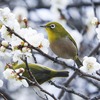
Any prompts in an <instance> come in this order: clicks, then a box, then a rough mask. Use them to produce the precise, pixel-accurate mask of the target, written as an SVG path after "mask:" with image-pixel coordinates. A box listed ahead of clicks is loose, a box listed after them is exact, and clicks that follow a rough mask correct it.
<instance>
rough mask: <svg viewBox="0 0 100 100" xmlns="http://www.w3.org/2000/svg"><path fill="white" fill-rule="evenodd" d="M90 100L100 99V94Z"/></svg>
mask: <svg viewBox="0 0 100 100" xmlns="http://www.w3.org/2000/svg"><path fill="white" fill-rule="evenodd" d="M90 100H100V95H98V96H96V97H93V98H91V99H90Z"/></svg>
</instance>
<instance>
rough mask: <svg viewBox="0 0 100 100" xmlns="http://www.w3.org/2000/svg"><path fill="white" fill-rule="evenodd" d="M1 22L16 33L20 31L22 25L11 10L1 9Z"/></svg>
mask: <svg viewBox="0 0 100 100" xmlns="http://www.w3.org/2000/svg"><path fill="white" fill-rule="evenodd" d="M0 22H1V23H2V24H4V25H6V26H8V27H10V28H11V29H13V30H14V31H15V32H16V33H17V32H18V31H19V29H20V25H19V23H18V21H17V20H16V18H15V15H14V14H13V13H11V11H10V9H9V8H7V7H6V8H4V9H0Z"/></svg>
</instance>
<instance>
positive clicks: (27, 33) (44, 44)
mask: <svg viewBox="0 0 100 100" xmlns="http://www.w3.org/2000/svg"><path fill="white" fill-rule="evenodd" d="M6 26H7V27H9V28H10V29H11V30H13V31H14V32H15V33H16V34H18V35H19V36H20V37H22V38H23V39H25V40H26V41H27V42H25V41H23V40H21V39H20V38H18V37H17V36H15V35H14V34H13V33H11V32H8V30H7V28H6ZM0 33H1V37H2V39H3V41H2V42H1V43H0V44H1V45H0V52H3V53H4V52H8V49H10V50H12V51H11V52H10V51H9V54H10V55H11V56H12V58H13V61H19V58H20V57H22V56H23V55H26V56H27V57H29V58H31V57H32V54H31V47H30V46H29V45H28V44H30V45H32V46H34V47H36V48H39V49H41V50H42V51H43V52H45V53H48V47H49V42H48V40H47V39H45V38H44V34H42V33H38V32H37V31H36V30H35V29H32V28H31V27H22V26H20V23H19V22H18V21H17V19H16V17H15V15H14V14H13V13H12V12H11V11H10V9H9V8H4V9H0ZM1 54H2V53H1ZM1 54H0V56H1ZM16 58H18V59H16Z"/></svg>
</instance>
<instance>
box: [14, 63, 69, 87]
mask: <svg viewBox="0 0 100 100" xmlns="http://www.w3.org/2000/svg"><path fill="white" fill-rule="evenodd" d="M28 67H29V69H30V71H31V72H32V74H33V76H34V77H35V79H36V81H37V82H38V83H39V84H43V83H44V82H46V81H49V80H50V79H52V78H54V77H68V76H69V71H65V70H60V71H58V70H54V69H52V68H49V67H47V66H43V65H41V64H33V63H29V64H28ZM18 68H24V69H25V72H23V76H24V77H27V78H28V79H30V77H29V73H28V72H27V69H26V64H25V63H22V64H15V65H13V69H14V70H15V69H18ZM30 85H31V84H30Z"/></svg>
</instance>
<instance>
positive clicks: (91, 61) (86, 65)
mask: <svg viewBox="0 0 100 100" xmlns="http://www.w3.org/2000/svg"><path fill="white" fill-rule="evenodd" d="M99 69H100V64H99V63H98V62H97V61H96V58H94V57H87V56H86V57H84V59H83V66H82V67H81V68H80V70H82V71H84V72H86V73H89V74H93V73H95V72H96V71H97V70H99Z"/></svg>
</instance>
